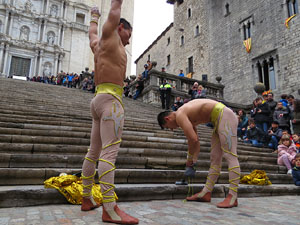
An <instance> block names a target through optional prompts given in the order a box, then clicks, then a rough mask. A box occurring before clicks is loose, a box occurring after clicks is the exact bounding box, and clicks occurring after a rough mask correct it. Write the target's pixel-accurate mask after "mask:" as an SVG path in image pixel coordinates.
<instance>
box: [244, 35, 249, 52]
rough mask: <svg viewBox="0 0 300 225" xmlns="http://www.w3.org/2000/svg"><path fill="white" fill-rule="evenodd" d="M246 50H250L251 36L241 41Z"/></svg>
mask: <svg viewBox="0 0 300 225" xmlns="http://www.w3.org/2000/svg"><path fill="white" fill-rule="evenodd" d="M243 43H244V46H245V48H246V51H247V52H248V53H249V52H250V51H251V38H248V39H247V40H245V41H243Z"/></svg>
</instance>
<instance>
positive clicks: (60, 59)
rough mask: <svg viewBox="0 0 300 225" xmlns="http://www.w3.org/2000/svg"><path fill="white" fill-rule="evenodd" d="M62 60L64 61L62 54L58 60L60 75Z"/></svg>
mask: <svg viewBox="0 0 300 225" xmlns="http://www.w3.org/2000/svg"><path fill="white" fill-rule="evenodd" d="M62 59H63V56H62V55H61V54H60V55H59V58H58V72H59V73H60V71H61V63H62V62H61V61H62Z"/></svg>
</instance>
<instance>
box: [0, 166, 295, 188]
mask: <svg viewBox="0 0 300 225" xmlns="http://www.w3.org/2000/svg"><path fill="white" fill-rule="evenodd" d="M203 164H205V162H203ZM207 164H208V163H207ZM243 166H244V165H243V164H242V163H241V167H242V170H243ZM245 166H247V165H245ZM253 166H254V165H253ZM208 167H209V165H207V169H206V170H198V171H197V173H196V177H195V179H194V181H195V182H205V180H206V177H207V171H208ZM270 167H271V166H270ZM255 169H262V168H259V165H256V167H255ZM253 170H254V168H253ZM278 170H280V171H278ZM265 171H266V173H267V174H268V177H269V179H270V180H271V182H272V183H275V184H276V183H277V184H283V183H293V180H292V177H291V176H290V175H287V174H286V169H285V168H283V167H280V166H277V171H276V169H275V168H274V166H272V168H271V169H268V167H265ZM80 172H81V168H77V169H75V168H37V169H36V168H0V178H1V179H0V186H4V185H39V184H43V182H44V181H45V180H46V179H48V178H50V177H53V176H58V175H59V174H60V173H67V174H76V173H80ZM250 172H251V171H243V172H242V175H244V174H249V173H250ZM280 172H282V173H280ZM96 177H98V176H96ZM183 177H184V170H166V169H165V170H162V169H132V168H131V169H116V172H115V183H118V184H120V183H123V184H124V183H129V184H130V183H140V184H143V183H144V184H145V183H174V182H175V181H176V180H180V179H182V178H183ZM226 182H228V172H223V171H222V172H221V175H220V178H219V180H218V183H226Z"/></svg>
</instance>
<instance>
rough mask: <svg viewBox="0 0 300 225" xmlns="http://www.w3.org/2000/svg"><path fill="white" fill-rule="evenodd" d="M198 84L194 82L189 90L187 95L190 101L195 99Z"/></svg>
mask: <svg viewBox="0 0 300 225" xmlns="http://www.w3.org/2000/svg"><path fill="white" fill-rule="evenodd" d="M198 86H199V84H198V82H195V83H194V84H193V86H192V88H191V89H190V90H189V95H190V96H191V100H193V99H195V96H196V93H197V91H198Z"/></svg>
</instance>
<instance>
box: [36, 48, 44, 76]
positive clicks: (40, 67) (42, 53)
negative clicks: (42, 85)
mask: <svg viewBox="0 0 300 225" xmlns="http://www.w3.org/2000/svg"><path fill="white" fill-rule="evenodd" d="M43 57H44V50H41V51H40V63H39V69H38V74H37V75H38V76H43V74H42V62H43Z"/></svg>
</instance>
